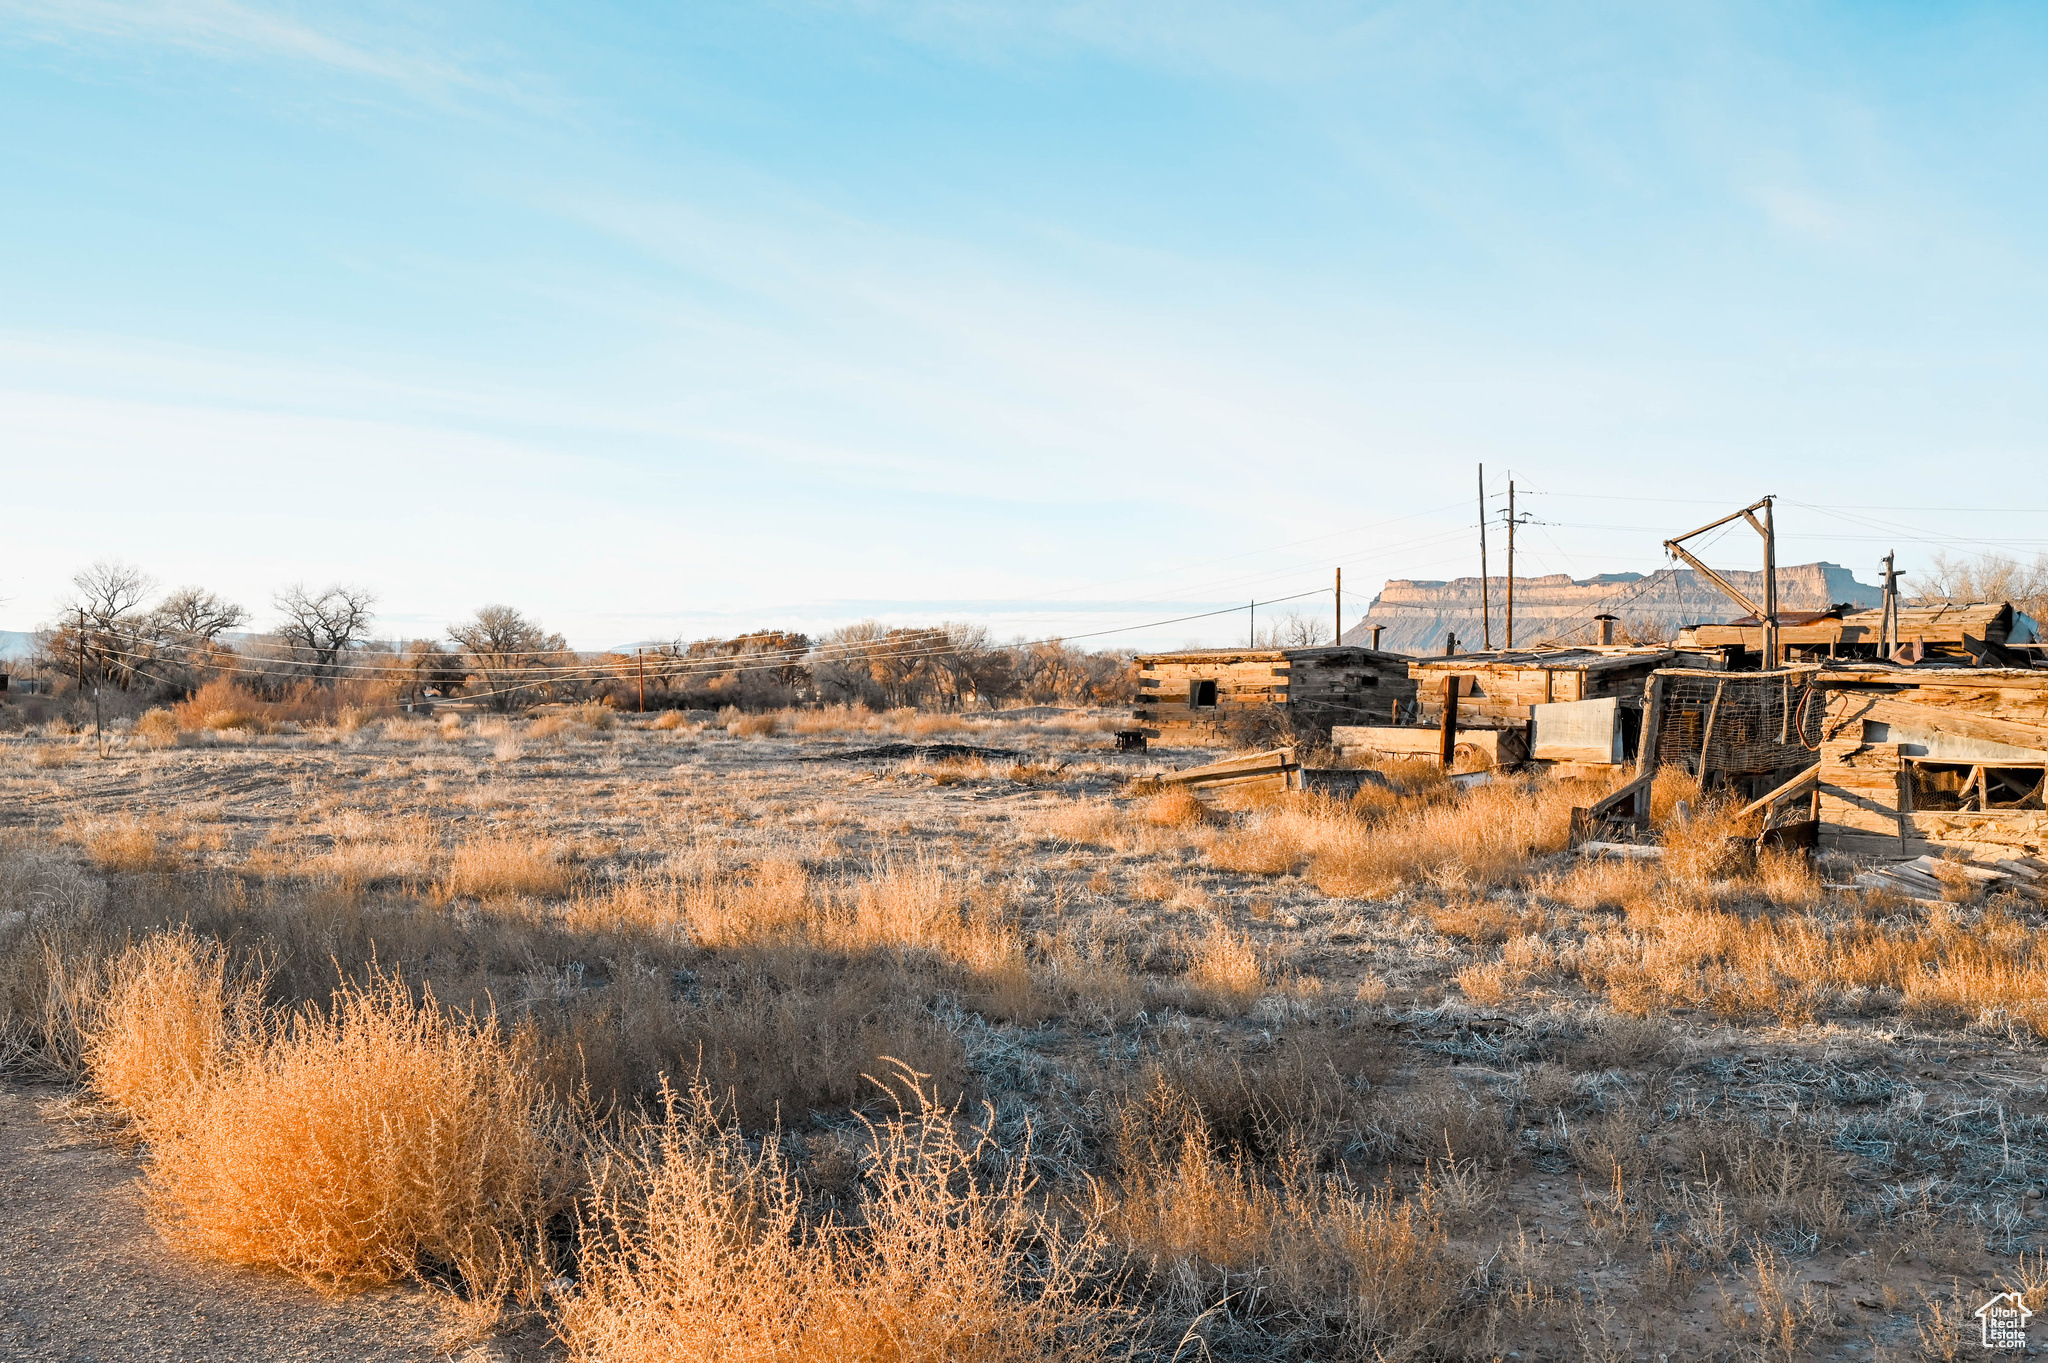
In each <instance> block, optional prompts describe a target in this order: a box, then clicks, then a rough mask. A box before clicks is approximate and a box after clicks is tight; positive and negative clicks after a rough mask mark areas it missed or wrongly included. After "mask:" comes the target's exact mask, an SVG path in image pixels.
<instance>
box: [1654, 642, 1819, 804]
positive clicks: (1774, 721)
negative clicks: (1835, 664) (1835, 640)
mask: <svg viewBox="0 0 2048 1363" xmlns="http://www.w3.org/2000/svg"><path fill="white" fill-rule="evenodd" d="M1820 675H1821V669H1820V668H1819V667H1816V666H1811V665H1807V664H1801V665H1798V666H1794V667H1784V668H1776V669H1773V670H1771V671H1769V672H1731V671H1726V670H1715V669H1710V668H1692V667H1666V668H1660V669H1658V671H1657V672H1656V673H1655V674H1654V675H1653V676H1652V677H1651V678H1650V681H1649V685H1648V688H1647V698H1648V704H1647V708H1646V710H1645V712H1644V718H1643V731H1642V736H1641V739H1640V741H1639V743H1638V745H1637V753H1638V759H1637V760H1638V765H1639V768H1640V770H1643V771H1652V770H1654V769H1656V768H1658V767H1683V768H1684V769H1685V770H1687V771H1689V772H1691V773H1692V774H1693V775H1695V776H1697V777H1699V778H1700V781H1701V783H1702V784H1703V785H1706V786H1709V787H1716V788H1721V787H1728V788H1733V789H1735V790H1737V791H1739V792H1740V793H1742V794H1744V795H1745V796H1754V795H1758V794H1761V793H1762V792H1764V791H1766V790H1768V789H1770V788H1771V787H1772V786H1775V785H1778V784H1780V783H1781V782H1783V781H1785V780H1787V779H1788V778H1790V777H1792V776H1794V775H1796V774H1797V773H1799V772H1800V771H1803V770H1804V769H1806V768H1808V767H1811V766H1812V765H1813V764H1814V763H1815V762H1816V761H1817V760H1818V758H1817V756H1816V754H1818V752H1819V751H1820V743H1821V718H1822V707H1823V705H1824V700H1823V698H1822V697H1821V694H1820V692H1819V691H1817V690H1816V689H1815V688H1816V686H1817V679H1818V678H1819V676H1820Z"/></svg>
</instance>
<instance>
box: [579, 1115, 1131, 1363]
mask: <svg viewBox="0 0 2048 1363" xmlns="http://www.w3.org/2000/svg"><path fill="white" fill-rule="evenodd" d="M900 1077H901V1080H902V1082H903V1086H904V1087H907V1088H913V1089H915V1091H916V1098H915V1103H914V1106H913V1107H911V1108H910V1109H909V1110H907V1111H906V1112H904V1113H903V1114H902V1115H900V1116H897V1117H894V1118H891V1119H889V1120H888V1121H885V1122H882V1123H880V1124H878V1125H876V1126H873V1127H871V1128H870V1142H871V1144H870V1152H869V1154H868V1156H867V1159H866V1160H865V1167H864V1169H863V1170H862V1177H861V1178H860V1180H859V1183H858V1185H857V1195H856V1210H855V1211H854V1213H853V1215H851V1216H850V1217H848V1218H847V1219H845V1220H840V1219H837V1218H834V1217H830V1216H826V1217H819V1216H818V1215H817V1214H816V1213H814V1212H812V1211H811V1210H809V1209H808V1208H807V1207H806V1199H805V1189H804V1187H803V1184H802V1182H801V1180H800V1179H799V1177H798V1175H797V1173H796V1171H795V1170H793V1169H792V1168H791V1167H790V1166H789V1165H788V1164H787V1163H785V1160H784V1156H783V1155H782V1153H781V1147H780V1145H779V1144H778V1143H775V1142H769V1143H765V1144H763V1145H761V1146H759V1147H756V1146H755V1145H753V1144H751V1143H750V1142H748V1141H747V1140H746V1139H745V1138H744V1137H743V1136H742V1135H741V1133H740V1131H739V1129H738V1127H737V1126H736V1125H735V1124H734V1123H732V1122H731V1121H729V1120H726V1119H724V1118H722V1117H721V1116H720V1114H719V1113H718V1111H717V1109H716V1107H715V1105H714V1103H713V1101H712V1099H711V1098H710V1096H709V1094H708V1093H706V1092H705V1091H704V1090H702V1089H699V1090H697V1091H695V1092H694V1093H692V1094H691V1095H690V1096H689V1097H688V1098H686V1099H683V1100H681V1101H677V1102H672V1103H671V1104H670V1106H669V1109H668V1113H667V1115H666V1117H665V1119H664V1120H662V1121H661V1122H659V1123H656V1124H654V1125H652V1126H650V1127H648V1128H646V1129H644V1130H643V1131H642V1132H640V1133H639V1134H638V1135H637V1136H636V1137H634V1138H633V1139H632V1140H630V1141H627V1142H622V1143H620V1144H619V1145H617V1146H615V1147H614V1150H613V1152H612V1157H611V1158H610V1159H609V1160H607V1161H606V1162H605V1163H604V1164H603V1165H602V1166H600V1170H601V1175H600V1182H599V1185H598V1187H597V1189H596V1191H595V1192H594V1193H593V1195H592V1196H591V1198H590V1199H589V1200H588V1202H587V1204H586V1210H585V1220H584V1228H583V1235H582V1256H581V1265H582V1271H581V1281H580V1283H579V1285H578V1290H577V1292H576V1293H575V1294H574V1295H573V1296H572V1297H570V1298H568V1299H567V1300H566V1301H565V1302H564V1303H563V1304H562V1311H561V1315H562V1324H563V1334H564V1336H565V1338H566V1339H567V1341H568V1343H569V1346H570V1348H571V1350H572V1351H573V1352H574V1353H575V1355H576V1356H577V1357H579V1358H587V1359H592V1360H600V1361H601V1363H655V1360H668V1359H674V1358H691V1359H704V1360H716V1361H721V1363H722V1361H725V1360H730V1361H731V1363H742V1361H750V1360H755V1359H768V1358H789V1359H798V1358H832V1359H845V1360H848V1361H849V1363H950V1361H951V1360H955V1359H974V1360H978V1363H1024V1360H1039V1359H1047V1358H1061V1359H1077V1360H1087V1359H1092V1358H1103V1357H1108V1356H1109V1355H1110V1354H1111V1352H1112V1351H1113V1350H1116V1349H1117V1348H1118V1347H1119V1346H1124V1347H1128V1344H1129V1343H1130V1342H1131V1341H1130V1339H1129V1337H1128V1332H1130V1331H1131V1330H1132V1329H1133V1326H1134V1322H1132V1321H1130V1319H1129V1317H1128V1315H1127V1314H1126V1313H1125V1312H1124V1311H1122V1310H1121V1309H1119V1308H1118V1307H1117V1306H1115V1305H1114V1304H1113V1303H1112V1302H1111V1301H1110V1300H1109V1299H1107V1298H1105V1297H1104V1296H1103V1295H1101V1294H1100V1293H1098V1292H1096V1291H1094V1290H1092V1287H1093V1284H1092V1282H1091V1279H1092V1277H1093V1276H1094V1273H1093V1270H1094V1260H1095V1258H1096V1257H1097V1254H1098V1246H1099V1237H1098V1235H1097V1233H1096V1232H1095V1231H1094V1229H1093V1227H1092V1226H1090V1225H1088V1224H1087V1223H1086V1222H1082V1223H1081V1224H1079V1225H1078V1226H1077V1225H1073V1224H1070V1223H1067V1222H1063V1221H1062V1220H1059V1219H1056V1218H1053V1217H1050V1216H1047V1215H1045V1214H1044V1213H1042V1212H1041V1211H1039V1210H1038V1209H1037V1208H1036V1207H1035V1206H1034V1205H1033V1203H1032V1201H1031V1199H1030V1198H1029V1196H1028V1193H1029V1190H1030V1187H1031V1181H1030V1173H1029V1169H1030V1160H1029V1154H1028V1151H1020V1152H1003V1151H1001V1150H1000V1148H999V1147H996V1146H995V1143H994V1141H993V1138H992V1136H991V1134H990V1129H989V1128H988V1127H987V1126H986V1125H985V1126H983V1127H982V1128H980V1129H966V1130H964V1131H963V1125H962V1124H961V1123H960V1122H959V1121H958V1120H957V1119H956V1117H955V1114H954V1113H953V1112H951V1111H950V1110H949V1109H948V1108H947V1107H945V1106H944V1105H943V1104H940V1103H938V1102H936V1101H935V1100H934V1099H933V1098H932V1097H931V1096H930V1095H929V1094H927V1093H926V1092H924V1091H923V1090H922V1089H921V1088H917V1087H916V1084H917V1077H916V1076H913V1075H904V1076H900ZM990 1155H1004V1156H1005V1157H1004V1158H1001V1159H995V1160H991V1159H989V1158H988V1156H990ZM990 1167H996V1168H1001V1169H1003V1170H1004V1172H1002V1173H1000V1174H996V1175H993V1176H991V1175H990V1174H988V1173H985V1172H983V1171H984V1170H985V1169H988V1168H990Z"/></svg>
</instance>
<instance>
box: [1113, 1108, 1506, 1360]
mask: <svg viewBox="0 0 2048 1363" xmlns="http://www.w3.org/2000/svg"><path fill="white" fill-rule="evenodd" d="M1090 1210H1091V1212H1092V1213H1093V1216H1094V1218H1095V1219H1096V1220H1098V1221H1099V1222H1100V1223H1101V1225H1102V1226H1103V1228H1104V1229H1105V1230H1106V1231H1107V1232H1108V1233H1109V1234H1110V1236H1111V1237H1112V1238H1113V1239H1114V1240H1115V1241H1116V1242H1117V1243H1119V1244H1120V1245H1122V1246H1123V1247H1124V1249H1125V1251H1126V1253H1128V1254H1129V1255H1130V1256H1131V1259H1132V1260H1133V1266H1134V1268H1135V1269H1136V1270H1137V1272H1138V1273H1139V1275H1140V1281H1141V1282H1142V1283H1144V1284H1145V1285H1146V1286H1148V1287H1150V1288H1151V1289H1152V1290H1154V1291H1156V1292H1159V1293H1160V1294H1161V1295H1163V1296H1164V1298H1165V1300H1166V1303H1167V1305H1168V1306H1169V1308H1170V1309H1172V1310H1174V1311H1176V1312H1178V1313H1181V1314H1185V1315H1190V1316H1192V1315H1195V1314H1197V1313H1199V1312H1201V1311H1203V1310H1205V1309H1206V1308H1208V1307H1209V1306H1211V1305H1213V1304H1214V1300H1215V1297H1216V1294H1217V1293H1218V1292H1219V1291H1222V1292H1230V1291H1238V1292H1244V1293H1246V1294H1247V1296H1248V1300H1247V1302H1246V1306H1245V1309H1246V1310H1247V1311H1250V1312H1252V1313H1255V1314H1259V1315H1269V1316H1279V1317H1281V1318H1282V1319H1287V1318H1290V1317H1291V1318H1292V1319H1294V1320H1295V1321H1297V1322H1304V1323H1307V1324H1309V1326H1310V1328H1311V1329H1312V1330H1314V1331H1315V1332H1317V1333H1322V1332H1325V1331H1328V1330H1330V1329H1332V1328H1333V1327H1334V1328H1336V1329H1337V1330H1339V1331H1340V1332H1341V1333H1342V1334H1343V1335H1344V1336H1345V1337H1347V1340H1348V1342H1349V1343H1350V1345H1351V1347H1352V1349H1354V1350H1356V1351H1357V1353H1358V1355H1359V1356H1364V1357H1380V1356H1388V1350H1390V1349H1391V1350H1392V1351H1393V1356H1412V1354H1413V1353H1415V1352H1419V1351H1420V1350H1422V1349H1424V1348H1427V1347H1428V1346H1429V1345H1431V1344H1434V1343H1438V1342H1441V1341H1443V1340H1445V1339H1446V1338H1447V1337H1448V1333H1449V1331H1450V1329H1451V1327H1452V1326H1453V1323H1454V1321H1455V1319H1456V1317H1457V1315H1458V1313H1459V1310H1460V1307H1461V1305H1462V1303H1463V1299H1464V1296H1465V1293H1466V1290H1467V1283H1468V1278H1469V1274H1468V1273H1467V1272H1466V1271H1464V1270H1461V1269H1460V1268H1459V1266H1458V1265H1457V1263H1456V1261H1455V1260H1454V1258H1453V1257H1452V1255H1451V1254H1450V1252H1449V1250H1448V1248H1447V1240H1448V1234H1447V1232H1446V1230H1445V1228H1444V1225H1443V1222H1442V1218H1441V1217H1440V1216H1439V1215H1438V1214H1437V1213H1436V1210H1435V1207H1434V1203H1433V1195H1432V1194H1431V1192H1430V1190H1429V1189H1428V1188H1427V1187H1426V1186H1425V1187H1424V1188H1423V1189H1422V1190H1421V1191H1420V1192H1419V1193H1418V1194H1417V1195H1415V1196H1412V1197H1407V1198H1403V1197H1401V1196H1399V1195H1398V1194H1397V1193H1396V1192H1395V1191H1394V1189H1393V1188H1392V1187H1391V1186H1387V1187H1382V1188H1378V1189H1374V1190H1372V1191H1370V1192H1367V1193H1363V1194H1361V1193H1360V1192H1359V1191H1358V1190H1356V1189H1355V1188H1353V1187H1352V1186H1351V1185H1349V1184H1348V1183H1345V1182H1343V1181H1340V1180H1337V1179H1334V1178H1322V1177H1317V1176H1315V1175H1313V1174H1312V1173H1309V1172H1308V1171H1305V1170H1301V1169H1298V1168H1297V1169H1295V1170H1293V1171H1292V1172H1291V1174H1288V1175H1278V1176H1275V1175H1266V1174H1262V1173H1261V1172H1260V1171H1259V1170H1258V1169H1256V1168H1255V1167H1254V1166H1253V1165H1251V1164H1250V1163H1249V1162H1248V1161H1247V1160H1246V1159H1245V1158H1244V1157H1243V1156H1242V1155H1239V1156H1235V1157H1225V1156H1222V1155H1219V1154H1217V1153H1216V1151H1215V1150H1214V1149H1213V1148H1212V1147H1211V1145H1210V1143H1209V1142H1208V1141H1207V1140H1206V1139H1204V1137H1203V1135H1202V1133H1201V1132H1200V1131H1198V1130H1193V1129H1191V1130H1189V1131H1187V1132H1186V1133H1185V1134H1184V1135H1183V1136H1182V1138H1181V1140H1180V1142H1179V1145H1178V1147H1177V1149H1175V1150H1173V1151H1172V1152H1171V1153H1170V1154H1169V1155H1168V1157H1167V1158H1166V1159H1164V1160H1158V1159H1142V1160H1130V1161H1125V1162H1121V1163H1120V1164H1119V1167H1118V1168H1117V1170H1116V1171H1115V1173H1114V1174H1113V1175H1112V1176H1111V1177H1110V1178H1109V1179H1108V1180H1105V1181H1102V1182H1098V1183H1096V1184H1095V1185H1094V1189H1093V1193H1092V1201H1091V1203H1090ZM1255 1302H1256V1303H1257V1305H1254V1304H1253V1303H1255Z"/></svg>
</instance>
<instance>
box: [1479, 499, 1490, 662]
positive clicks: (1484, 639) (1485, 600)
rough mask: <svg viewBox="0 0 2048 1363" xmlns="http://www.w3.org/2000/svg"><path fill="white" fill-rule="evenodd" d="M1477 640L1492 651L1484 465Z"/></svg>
mask: <svg viewBox="0 0 2048 1363" xmlns="http://www.w3.org/2000/svg"><path fill="white" fill-rule="evenodd" d="M1479 638H1480V641H1481V643H1482V644H1483V646H1484V647H1485V648H1486V650H1487V652H1489V653H1491V652H1492V651H1493V606H1492V602H1491V600H1490V599H1489V597H1488V596H1487V584H1486V465H1484V464H1481V465H1480V466H1479Z"/></svg>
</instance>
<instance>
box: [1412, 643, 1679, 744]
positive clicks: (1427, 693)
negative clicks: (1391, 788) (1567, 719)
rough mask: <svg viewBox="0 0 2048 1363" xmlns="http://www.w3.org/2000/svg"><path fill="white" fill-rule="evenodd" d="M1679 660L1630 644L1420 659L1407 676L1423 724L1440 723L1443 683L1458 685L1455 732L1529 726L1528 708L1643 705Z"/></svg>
mask: <svg viewBox="0 0 2048 1363" xmlns="http://www.w3.org/2000/svg"><path fill="white" fill-rule="evenodd" d="M1677 656H1678V655H1677V654H1676V653H1674V652H1673V651H1672V650H1671V649H1668V648H1651V647H1642V646H1636V645H1627V644H1617V645H1611V646H1607V647H1588V648H1557V649H1517V650H1515V651H1514V652H1512V653H1509V652H1502V651H1499V650H1496V651H1494V652H1492V653H1457V654H1453V655H1451V656H1450V657H1447V658H1417V659H1416V660H1414V661H1413V662H1411V663H1409V664H1408V675H1409V676H1410V677H1411V678H1413V679H1414V681H1415V700H1416V706H1417V715H1416V718H1417V719H1419V720H1421V721H1422V722H1424V723H1435V722H1436V721H1437V720H1439V719H1441V718H1442V716H1443V710H1444V681H1445V679H1446V678H1449V677H1456V678H1458V680H1459V685H1458V724H1459V726H1460V727H1461V728H1463V727H1475V726H1484V725H1485V723H1486V722H1487V721H1489V720H1507V721H1514V722H1522V721H1526V720H1528V719H1530V718H1531V715H1530V713H1529V711H1530V707H1531V706H1535V705H1551V704H1556V703H1559V702H1564V701H1580V700H1600V699H1604V698H1606V697H1609V696H1613V697H1616V698H1619V699H1621V700H1624V701H1627V702H1630V703H1633V704H1640V703H1641V701H1642V698H1643V684H1644V683H1645V682H1646V681H1648V680H1649V676H1650V674H1651V673H1652V672H1655V671H1656V670H1657V669H1658V668H1660V667H1664V666H1667V665H1669V664H1670V663H1671V662H1672V661H1673V660H1674V659H1675V658H1676V657H1677Z"/></svg>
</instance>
